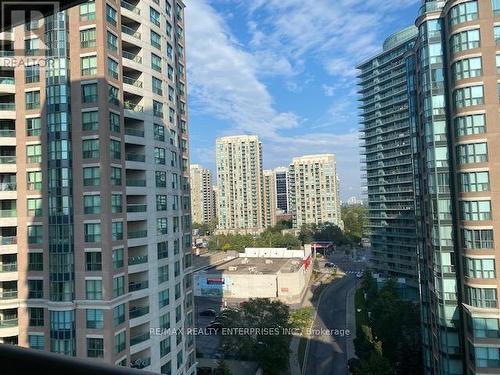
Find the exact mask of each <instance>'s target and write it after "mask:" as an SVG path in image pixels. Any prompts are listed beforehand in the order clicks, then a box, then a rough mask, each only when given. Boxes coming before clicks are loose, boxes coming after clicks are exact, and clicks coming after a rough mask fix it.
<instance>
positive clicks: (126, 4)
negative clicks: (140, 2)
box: [121, 0, 141, 15]
mask: <svg viewBox="0 0 500 375" xmlns="http://www.w3.org/2000/svg"><path fill="white" fill-rule="evenodd" d="M121 6H122V7H123V8H125V9H128V10H130V11H131V12H133V13H135V14H137V15H140V14H141V10H140V9H139V8H138V7H136V6H135V5H133V4H130V3H129V2H127V1H123V0H122V1H121Z"/></svg>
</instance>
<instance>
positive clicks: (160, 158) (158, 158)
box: [155, 147, 167, 165]
mask: <svg viewBox="0 0 500 375" xmlns="http://www.w3.org/2000/svg"><path fill="white" fill-rule="evenodd" d="M166 162H167V159H166V156H165V149H164V148H160V147H155V163H156V164H163V165H165V164H166Z"/></svg>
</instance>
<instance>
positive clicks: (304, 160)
mask: <svg viewBox="0 0 500 375" xmlns="http://www.w3.org/2000/svg"><path fill="white" fill-rule="evenodd" d="M288 178H289V187H290V209H291V211H292V217H293V226H294V228H300V227H301V226H302V225H303V224H313V223H314V224H321V223H327V222H328V223H333V224H335V225H337V226H342V220H341V218H340V198H339V196H338V188H337V182H338V180H337V172H336V163H335V155H333V154H325V155H308V156H302V157H298V158H294V159H293V160H292V163H291V164H290V168H289V176H288Z"/></svg>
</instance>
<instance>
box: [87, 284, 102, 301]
mask: <svg viewBox="0 0 500 375" xmlns="http://www.w3.org/2000/svg"><path fill="white" fill-rule="evenodd" d="M85 295H86V298H87V299H88V300H102V280H85Z"/></svg>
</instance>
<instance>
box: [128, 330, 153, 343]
mask: <svg viewBox="0 0 500 375" xmlns="http://www.w3.org/2000/svg"><path fill="white" fill-rule="evenodd" d="M149 338H150V334H149V332H146V333H141V334H140V335H136V336H132V337H131V338H130V346H134V345H137V344H140V343H141V342H144V341H147V340H149Z"/></svg>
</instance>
